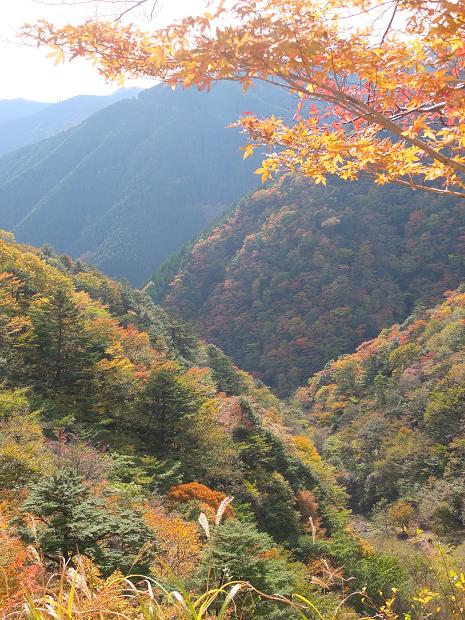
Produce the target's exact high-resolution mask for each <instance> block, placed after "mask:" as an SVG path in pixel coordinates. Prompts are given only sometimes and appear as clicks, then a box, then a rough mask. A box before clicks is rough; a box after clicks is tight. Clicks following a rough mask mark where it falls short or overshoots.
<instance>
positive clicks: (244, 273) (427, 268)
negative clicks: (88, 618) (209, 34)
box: [147, 176, 465, 394]
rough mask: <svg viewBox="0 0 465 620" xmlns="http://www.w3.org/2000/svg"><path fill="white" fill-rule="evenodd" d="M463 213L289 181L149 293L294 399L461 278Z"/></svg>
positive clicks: (260, 197) (170, 268)
mask: <svg viewBox="0 0 465 620" xmlns="http://www.w3.org/2000/svg"><path fill="white" fill-rule="evenodd" d="M464 247H465V206H464V205H463V203H460V202H454V201H453V200H448V199H437V198H435V197H431V196H429V195H425V194H424V193H421V194H419V193H413V192H411V191H409V190H404V189H399V188H397V187H383V188H377V187H376V186H372V185H370V184H365V183H362V182H358V183H353V184H345V183H342V182H336V181H333V182H331V183H330V184H329V185H328V187H326V188H324V187H321V186H313V187H312V186H310V185H309V184H308V182H307V181H305V180H304V179H302V178H299V177H291V176H288V177H285V178H284V179H282V180H281V181H280V182H279V183H277V184H276V185H274V186H273V187H271V188H270V189H265V190H260V191H258V192H256V193H255V194H253V195H252V196H251V197H250V198H247V199H244V200H242V201H241V202H239V204H238V205H237V207H236V208H235V209H233V211H232V212H231V213H230V214H229V215H228V216H227V217H225V218H223V221H222V222H221V223H220V224H219V225H218V226H216V227H215V228H213V229H212V230H211V231H210V232H209V233H207V234H206V235H204V237H203V238H201V240H200V241H198V242H197V243H195V244H194V246H193V248H191V247H187V248H186V249H185V250H183V252H181V253H180V254H179V255H178V256H175V257H174V258H173V259H171V261H170V262H168V263H167V264H166V265H165V266H164V267H163V269H162V270H161V271H160V272H159V273H158V274H155V276H154V277H153V278H152V282H151V283H150V284H149V286H148V289H147V290H149V292H151V294H152V295H153V296H154V298H155V299H157V300H158V301H161V302H162V303H163V305H164V306H165V307H166V308H169V309H171V310H173V311H174V312H176V313H178V314H179V315H180V316H182V317H183V318H185V319H188V320H191V321H193V322H194V323H195V324H196V325H197V327H198V329H199V330H200V333H201V334H202V335H203V336H204V337H205V338H207V339H208V340H209V341H211V342H214V343H216V344H218V345H219V346H221V347H222V348H223V349H224V350H225V351H226V352H227V353H228V354H229V355H231V356H232V357H233V358H234V359H235V360H236V362H237V363H238V364H239V365H240V366H241V367H243V368H245V369H247V370H249V371H253V372H254V373H256V374H257V376H259V377H260V378H261V379H263V381H264V382H265V383H266V384H268V385H271V386H273V387H274V388H275V389H277V390H278V393H280V394H289V393H290V391H292V389H293V388H296V387H297V386H298V385H299V384H300V385H302V384H303V383H304V382H305V381H306V380H307V377H308V376H309V375H310V374H311V373H313V372H315V371H317V370H318V369H320V368H322V367H323V366H324V365H325V364H326V362H327V361H328V360H330V359H331V358H334V357H336V356H337V355H339V354H341V353H344V352H349V351H351V350H353V349H354V348H355V347H356V346H357V345H358V344H360V343H361V342H362V341H363V340H365V339H367V338H370V337H373V336H374V335H376V333H378V331H379V330H380V329H381V328H382V327H384V326H388V325H390V324H391V323H393V322H395V321H398V320H402V319H403V318H405V317H406V316H407V315H408V314H409V312H410V311H411V309H412V308H413V307H414V306H416V305H418V304H428V303H431V302H432V301H436V300H438V299H440V296H441V294H442V292H443V291H444V290H446V289H448V288H452V287H455V286H457V285H458V284H459V283H460V281H461V280H462V279H463V278H465V263H464V259H463V256H464Z"/></svg>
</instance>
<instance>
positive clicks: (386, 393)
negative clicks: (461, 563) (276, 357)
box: [297, 287, 465, 534]
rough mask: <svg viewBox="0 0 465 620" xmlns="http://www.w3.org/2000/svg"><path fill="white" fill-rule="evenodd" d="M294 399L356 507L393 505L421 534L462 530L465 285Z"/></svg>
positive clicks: (330, 368)
mask: <svg viewBox="0 0 465 620" xmlns="http://www.w3.org/2000/svg"><path fill="white" fill-rule="evenodd" d="M297 397H298V400H299V401H300V402H301V403H302V404H303V406H304V408H305V411H306V413H307V416H308V418H309V420H310V422H311V424H312V425H313V428H314V438H315V439H316V438H318V441H317V443H318V445H319V446H321V448H322V450H323V453H324V454H325V455H326V457H327V459H328V460H329V461H330V462H331V463H333V464H334V465H335V466H336V467H337V468H338V470H339V472H340V479H341V480H342V481H344V483H345V485H346V487H347V489H348V490H349V492H350V496H351V501H352V504H353V506H354V508H355V509H356V510H357V511H362V512H364V513H368V514H369V513H370V511H374V514H375V515H379V517H381V516H382V515H383V514H386V509H387V506H391V510H390V511H389V512H390V514H391V515H394V516H395V515H397V518H398V515H400V514H401V510H403V513H404V516H405V515H409V519H410V521H411V522H413V521H414V520H415V519H418V521H419V525H420V527H422V528H433V529H435V530H436V531H437V532H438V533H440V534H445V533H451V532H454V531H458V530H463V527H464V525H465V483H464V481H465V433H464V421H465V289H464V287H462V288H459V290H456V291H450V292H448V293H447V294H446V300H445V301H444V302H443V303H441V304H439V305H438V306H436V307H435V308H433V309H431V310H423V311H419V312H416V313H415V314H413V315H412V316H410V317H409V318H408V319H407V320H406V321H404V323H402V324H401V325H395V326H394V327H391V328H389V329H385V330H383V331H382V332H381V334H380V335H379V336H378V337H377V338H375V339H374V340H371V341H369V342H365V343H364V344H362V345H361V346H360V347H359V348H358V349H357V352H356V353H353V354H351V355H346V356H343V357H341V358H339V359H338V360H336V361H335V362H332V363H330V364H328V365H327V366H326V367H325V369H324V370H323V371H322V372H319V373H318V374H316V375H315V376H314V377H312V378H311V379H310V381H309V384H308V387H306V388H302V389H300V390H299V391H298V392H297ZM409 506H410V510H409V509H408V507H409ZM396 507H397V509H398V510H397V511H396Z"/></svg>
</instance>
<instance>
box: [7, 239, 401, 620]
mask: <svg viewBox="0 0 465 620" xmlns="http://www.w3.org/2000/svg"><path fill="white" fill-rule="evenodd" d="M0 302H1V303H0V325H1V330H0V334H1V338H0V380H1V383H0V526H1V528H2V529H1V536H0V566H1V567H2V580H1V581H0V609H2V612H3V613H4V614H5V613H7V612H12V611H13V610H14V609H16V607H15V605H16V604H18V605H19V606H20V607H19V609H22V610H23V609H24V605H22V606H21V600H22V599H21V597H22V596H23V594H22V593H24V592H25V591H27V592H28V596H29V599H28V600H29V601H31V600H33V598H34V596H35V592H40V591H41V588H42V587H43V583H47V579H48V577H47V575H51V574H52V573H54V572H55V570H56V568H57V563H58V562H59V557H60V555H61V556H63V557H64V558H65V559H66V560H68V561H69V562H71V564H69V565H68V566H72V562H73V558H74V561H75V562H76V559H75V556H76V553H77V551H79V553H80V554H82V556H83V557H84V560H80V562H81V563H82V562H84V561H85V563H84V564H83V566H84V567H85V570H86V571H89V574H92V575H93V577H92V579H94V580H95V581H93V582H92V583H93V584H94V585H92V587H95V588H98V587H99V585H98V584H104V583H108V582H104V581H103V580H101V579H99V577H98V575H99V574H101V575H102V577H106V576H109V575H111V574H112V573H113V571H115V570H116V569H120V570H122V571H123V572H125V573H126V574H127V573H128V572H129V571H131V572H132V573H133V574H134V573H139V572H140V571H144V574H147V575H152V576H154V577H155V578H156V579H158V580H165V582H166V583H172V579H173V576H172V575H173V573H172V572H171V571H175V574H176V576H177V578H180V579H183V580H184V581H185V583H186V584H188V587H189V588H191V589H197V588H200V589H202V588H204V587H205V583H206V582H207V583H210V584H211V583H212V582H213V583H215V580H216V579H217V580H221V579H223V578H224V571H225V570H227V571H228V578H231V579H248V580H250V581H252V582H254V584H255V585H256V587H257V588H259V589H260V590H262V591H263V590H267V591H269V592H273V593H275V594H276V593H281V594H286V595H287V596H290V595H291V594H292V593H293V592H295V591H299V592H302V593H306V594H307V595H311V596H312V597H315V599H314V600H316V601H317V600H320V601H321V603H322V604H323V605H324V608H325V609H328V610H330V609H333V610H334V607H335V606H336V605H337V604H338V603H339V602H340V600H341V595H343V594H344V593H346V592H347V587H346V586H344V587H343V588H342V589H340V588H338V587H335V588H332V591H331V592H329V593H325V589H324V587H323V589H320V586H319V585H318V584H317V582H311V581H310V580H309V577H308V574H307V569H306V567H305V564H304V563H311V564H312V566H313V569H312V572H311V573H310V574H312V575H313V574H315V572H314V571H317V570H318V571H320V570H321V571H324V567H325V566H329V564H330V563H335V564H336V565H337V566H343V565H344V566H346V568H347V570H348V571H350V575H351V576H352V577H354V580H352V581H351V586H350V587H351V589H352V590H356V589H359V588H362V587H363V586H365V585H366V586H367V587H368V588H369V590H368V591H369V592H370V593H372V594H373V597H375V598H376V600H377V601H379V595H378V593H377V590H378V589H379V588H380V587H383V588H384V587H386V588H388V587H390V586H396V587H398V588H401V589H402V588H404V589H405V588H407V586H408V584H409V583H410V581H409V579H410V578H409V576H408V574H407V573H406V571H405V568H403V567H401V566H400V564H399V563H398V562H397V561H396V560H395V559H394V558H392V557H390V556H386V554H378V553H377V552H376V551H374V550H373V549H372V548H369V547H367V546H366V545H363V544H362V542H361V541H360V540H359V539H358V538H357V537H356V536H354V535H353V534H352V533H351V531H350V529H349V528H348V525H347V512H346V510H345V508H344V505H345V494H344V492H343V491H342V490H341V488H340V487H339V486H338V485H337V484H336V482H335V479H334V473H333V469H332V468H331V467H330V466H327V465H325V464H324V463H323V462H322V460H321V457H320V456H319V455H318V453H317V452H316V450H315V448H314V446H313V445H312V443H311V441H310V440H309V438H308V437H307V436H305V435H299V436H294V435H292V434H291V433H290V431H289V430H287V429H286V427H285V426H284V425H283V416H285V415H286V408H285V406H284V405H283V404H282V403H280V402H279V401H278V400H277V398H276V397H274V396H273V395H272V394H271V393H270V392H269V390H267V389H266V388H264V387H263V386H261V385H259V384H257V383H256V382H255V381H254V380H253V379H252V378H251V377H250V375H248V374H247V373H245V372H242V371H239V370H238V369H237V368H235V367H234V366H233V365H232V363H231V361H230V360H229V359H228V358H227V357H226V356H225V355H224V354H223V353H222V352H221V350H219V349H217V348H216V347H213V346H211V345H209V346H207V345H205V344H202V343H199V342H198V341H197V340H196V339H195V337H194V336H193V335H192V334H190V333H189V332H188V331H187V329H186V327H185V326H183V325H181V324H179V322H176V321H175V320H173V319H172V318H170V317H169V316H168V315H167V314H166V312H164V311H163V310H161V309H159V308H157V307H156V306H155V305H154V304H153V302H151V300H150V299H149V298H148V297H147V296H146V295H144V294H143V293H140V292H138V291H135V290H133V289H131V288H130V287H128V286H125V285H121V284H117V283H115V282H112V281H111V280H108V279H107V278H105V277H104V276H102V275H101V274H100V273H99V272H97V271H95V269H91V268H89V267H86V266H85V265H82V264H80V263H78V262H76V263H74V262H73V261H72V260H71V259H69V257H66V256H56V255H54V254H53V253H51V252H50V251H47V253H46V254H44V253H40V252H39V251H37V250H34V249H33V248H30V247H24V246H19V245H17V244H16V243H14V241H13V239H12V237H11V235H9V234H8V233H2V236H1V239H0ZM232 496H234V499H233V497H232ZM202 513H203V516H200V524H199V523H197V518H198V517H199V515H201V514H202ZM26 545H33V548H35V549H36V551H35V552H34V553H32V552H31V551H30V550H29V552H28V551H27V550H26ZM39 554H41V555H39ZM348 558H350V564H347V559H348ZM378 565H379V566H380V567H381V566H383V567H384V568H386V567H388V570H387V572H386V571H385V572H384V573H383V574H382V575H380V578H379V579H377V581H376V584H373V586H374V587H373V588H372V586H371V584H370V583H369V582H368V581H369V578H370V577H369V575H370V571H373V570H377V568H376V567H377V566H378ZM74 566H76V564H74ZM77 566H78V567H80V566H81V564H79V563H78V564H77ZM318 566H319V568H317V567H318ZM80 570H81V568H80ZM383 570H384V569H383ZM98 571H100V573H99V572H98ZM71 574H72V573H71ZM117 575H118V573H117ZM221 575H223V577H221ZM65 581H66V579H65ZM71 581H72V579H71ZM119 581H120V578H118V577H117V578H116V582H119ZM51 583H52V584H53V578H52V581H51ZM81 587H83V586H81V585H79V586H78V588H81ZM200 591H202V590H200ZM402 591H404V590H402ZM79 596H81V595H79ZM134 602H135V601H134ZM95 604H96V600H95V598H92V606H93V605H95ZM107 604H108V605H114V604H115V603H114V602H113V599H112V598H111V597H110V598H109V599H108V600H107ZM243 604H244V605H246V607H247V606H250V605H252V606H253V608H254V612H253V617H259V618H260V617H263V618H283V619H284V618H290V617H294V616H293V615H289V612H287V611H286V612H282V613H281V612H279V607H278V610H276V611H275V612H273V614H271V612H270V609H269V605H268V604H267V603H266V601H264V602H261V601H260V599H259V598H257V597H255V595H254V594H253V593H251V592H246V593H245V594H244V597H243ZM351 604H352V605H354V606H355V607H356V608H358V609H359V611H362V610H364V609H366V608H367V606H369V605H372V604H373V601H370V602H369V603H365V602H364V601H363V600H362V599H361V598H355V597H354V598H353V600H352V603H351ZM247 608H249V607H247ZM119 611H120V612H121V609H119ZM21 613H22V612H18V614H19V616H20V617H23V616H22V615H21ZM131 617H133V616H131ZM134 617H135V616H134ZM348 617H352V618H353V612H352V615H350V614H349V616H348Z"/></svg>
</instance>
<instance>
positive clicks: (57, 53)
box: [47, 48, 65, 67]
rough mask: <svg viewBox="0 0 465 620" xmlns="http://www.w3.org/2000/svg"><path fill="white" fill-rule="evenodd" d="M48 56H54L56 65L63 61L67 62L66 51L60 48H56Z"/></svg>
mask: <svg viewBox="0 0 465 620" xmlns="http://www.w3.org/2000/svg"><path fill="white" fill-rule="evenodd" d="M47 58H54V59H55V62H54V65H55V67H56V66H57V65H58V64H60V63H61V62H65V53H64V51H63V50H61V49H59V48H54V49H53V50H52V51H51V52H50V53H49V54H47Z"/></svg>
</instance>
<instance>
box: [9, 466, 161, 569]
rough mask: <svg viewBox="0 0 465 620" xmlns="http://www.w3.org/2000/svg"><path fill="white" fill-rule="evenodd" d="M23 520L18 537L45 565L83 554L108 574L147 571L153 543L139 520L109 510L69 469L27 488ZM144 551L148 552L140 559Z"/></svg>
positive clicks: (131, 514)
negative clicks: (37, 549)
mask: <svg viewBox="0 0 465 620" xmlns="http://www.w3.org/2000/svg"><path fill="white" fill-rule="evenodd" d="M26 514H29V515H32V516H33V517H35V520H36V524H35V527H33V528H31V527H29V526H28V525H27V523H29V521H28V522H26V520H25V519H24V516H25V515H26ZM22 515H23V518H22V521H21V522H20V523H19V531H20V533H21V535H22V537H23V538H24V539H25V540H26V542H29V543H31V542H37V543H39V545H40V547H41V549H42V551H43V552H44V554H45V555H46V556H47V557H49V558H50V559H58V558H59V557H64V558H65V559H69V558H71V557H72V556H74V555H75V554H77V553H80V554H84V555H87V556H89V557H91V558H92V559H94V560H95V561H96V562H97V564H98V565H99V566H100V567H101V568H102V570H103V571H104V572H105V573H107V574H109V573H111V572H112V571H114V570H115V569H117V568H119V569H120V570H122V571H123V572H128V571H130V570H137V571H139V570H140V571H144V570H145V571H147V570H148V568H149V566H150V559H151V557H152V553H151V552H150V550H149V545H148V543H150V542H151V541H152V539H153V537H152V535H151V532H150V531H149V530H148V528H147V527H146V526H145V525H144V523H143V521H142V518H141V517H140V515H139V514H138V513H137V512H135V511H133V510H131V509H126V508H125V509H121V508H119V507H114V508H113V509H112V510H110V509H109V508H108V507H107V505H106V504H105V502H104V501H103V499H101V498H98V497H95V496H93V495H92V494H91V490H90V488H89V486H87V485H86V484H85V482H84V479H83V478H82V476H80V475H79V474H77V473H76V471H74V470H73V469H71V468H69V467H68V468H64V469H61V470H58V471H57V472H55V473H54V474H53V475H52V476H50V477H47V478H42V480H40V481H39V482H37V483H36V484H34V485H32V486H31V488H30V492H29V495H28V497H27V499H26V500H25V502H24V503H23V505H22ZM143 549H146V550H147V551H146V552H145V553H141V551H142V550H143Z"/></svg>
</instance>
